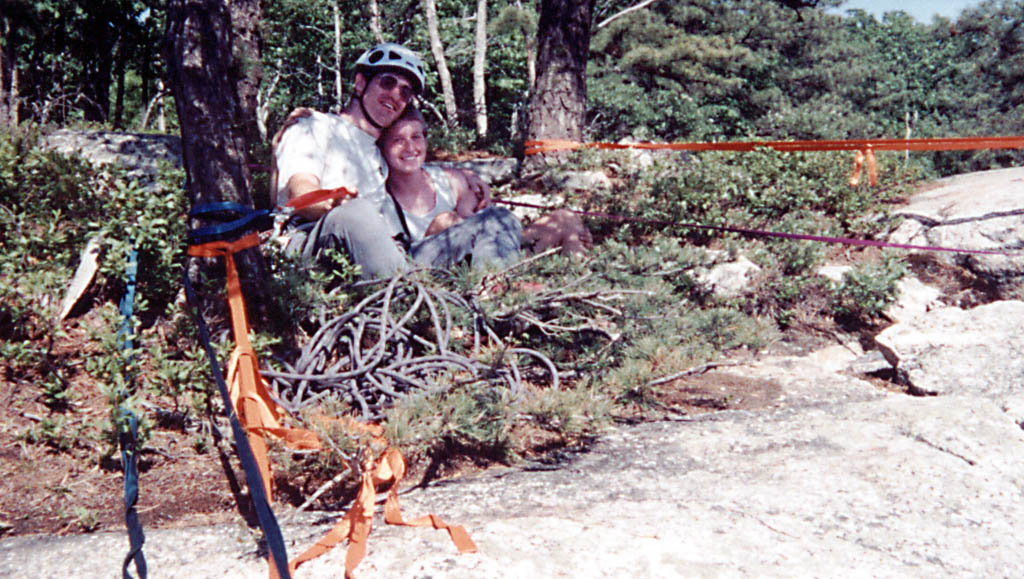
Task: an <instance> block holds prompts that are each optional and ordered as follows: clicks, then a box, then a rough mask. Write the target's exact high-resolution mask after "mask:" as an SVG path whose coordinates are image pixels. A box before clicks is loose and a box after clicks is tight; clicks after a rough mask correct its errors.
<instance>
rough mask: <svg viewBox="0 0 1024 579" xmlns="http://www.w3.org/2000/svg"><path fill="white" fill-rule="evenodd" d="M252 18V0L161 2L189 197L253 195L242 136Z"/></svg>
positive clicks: (248, 116) (250, 107)
mask: <svg viewBox="0 0 1024 579" xmlns="http://www.w3.org/2000/svg"><path fill="white" fill-rule="evenodd" d="M236 16H237V17H236ZM246 18H249V19H251V20H249V21H247V20H246ZM258 19H259V1H258V0H230V1H229V0H220V1H203V0H173V1H172V2H170V4H169V6H168V30H167V63H168V69H169V71H170V80H171V90H172V92H173V93H174V97H175V102H176V104H177V108H178V121H179V123H180V125H181V139H182V152H183V157H184V165H185V173H186V176H187V190H188V194H189V199H190V201H191V202H192V204H193V205H198V204H202V203H210V202H216V201H236V202H239V203H242V204H245V205H252V203H253V199H252V196H251V190H252V176H251V174H250V173H249V167H248V141H247V139H248V138H249V136H250V135H252V134H258V132H257V131H256V130H255V127H256V107H255V101H256V91H255V89H256V88H257V87H258V86H259V74H260V69H259V67H258V66H257V65H258V63H259V52H258V50H259V48H258V41H257V40H256V37H255V36H254V34H255V33H256V32H257V28H256V26H257V25H258V23H259V21H258ZM233 27H234V29H233ZM236 31H237V33H236ZM253 49H254V50H255V51H256V52H250V50H253ZM250 127H252V128H251V129H250Z"/></svg>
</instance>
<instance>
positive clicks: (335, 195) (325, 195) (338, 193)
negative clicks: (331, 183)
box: [285, 187, 357, 209]
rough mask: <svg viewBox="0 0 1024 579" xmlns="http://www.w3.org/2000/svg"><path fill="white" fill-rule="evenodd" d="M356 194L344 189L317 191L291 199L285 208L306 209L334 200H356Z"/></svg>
mask: <svg viewBox="0 0 1024 579" xmlns="http://www.w3.org/2000/svg"><path fill="white" fill-rule="evenodd" d="M356 196H357V194H356V193H353V192H352V191H350V190H348V189H346V188H344V187H338V188H336V189H317V190H315V191H310V192H309V193H304V194H302V195H299V196H298V197H296V198H295V199H291V200H289V201H288V203H285V207H291V208H292V209H304V208H306V207H309V206H310V205H316V204H317V203H323V202H324V201H328V200H334V199H355V198H356Z"/></svg>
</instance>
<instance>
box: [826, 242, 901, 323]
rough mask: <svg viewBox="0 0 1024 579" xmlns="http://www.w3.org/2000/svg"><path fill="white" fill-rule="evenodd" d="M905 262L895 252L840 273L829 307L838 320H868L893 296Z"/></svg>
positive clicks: (883, 308) (897, 290)
mask: <svg viewBox="0 0 1024 579" xmlns="http://www.w3.org/2000/svg"><path fill="white" fill-rule="evenodd" d="M906 271H907V266H906V263H905V262H904V261H903V260H902V259H901V258H900V257H899V256H897V255H895V254H888V255H886V256H885V258H884V259H883V260H882V261H878V262H867V263H862V264H859V265H857V267H855V268H854V269H852V270H850V271H848V272H846V273H845V274H844V275H843V281H842V282H841V283H840V284H839V285H838V286H837V287H836V288H835V291H834V292H833V293H832V304H833V305H832V309H833V311H834V312H835V315H836V317H837V318H838V319H840V320H844V319H845V320H870V319H871V318H875V317H878V315H879V314H881V313H882V312H883V311H884V310H885V308H887V307H888V306H889V305H890V304H892V303H893V302H894V301H895V300H896V296H897V295H898V293H899V288H898V287H897V285H896V284H897V282H899V281H900V279H901V278H903V276H904V275H905V274H906Z"/></svg>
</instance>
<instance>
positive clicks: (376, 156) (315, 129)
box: [274, 112, 388, 210]
mask: <svg viewBox="0 0 1024 579" xmlns="http://www.w3.org/2000/svg"><path fill="white" fill-rule="evenodd" d="M274 158H275V162H276V163H277V204H278V205H281V206H283V205H284V204H285V203H287V202H288V190H287V185H288V180H289V179H290V178H291V177H292V176H293V175H296V174H299V173H311V174H313V175H316V176H317V177H318V178H319V179H320V186H321V187H322V188H324V189H334V188H337V187H345V188H347V189H350V190H353V191H355V192H356V193H357V194H358V195H359V197H362V198H366V199H368V200H369V201H371V202H373V203H374V204H375V205H376V207H377V208H378V210H379V209H380V208H381V205H382V203H383V201H384V199H385V197H384V196H383V195H384V181H385V180H387V176H388V166H387V163H385V162H384V157H383V156H382V155H381V153H380V149H378V148H377V141H376V139H375V138H374V137H373V136H372V135H370V134H368V133H366V132H364V131H362V130H361V129H360V128H359V127H357V126H355V125H354V124H352V123H350V122H349V121H347V120H345V119H344V118H342V117H340V116H338V115H333V114H328V113H321V112H314V113H313V114H312V115H311V116H308V117H304V118H301V119H299V120H298V121H297V122H296V123H295V124H294V125H292V126H291V127H288V129H287V130H286V131H285V132H284V134H283V135H281V140H280V142H279V143H278V145H277V147H276V148H275V149H274Z"/></svg>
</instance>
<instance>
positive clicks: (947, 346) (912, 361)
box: [875, 301, 1024, 395]
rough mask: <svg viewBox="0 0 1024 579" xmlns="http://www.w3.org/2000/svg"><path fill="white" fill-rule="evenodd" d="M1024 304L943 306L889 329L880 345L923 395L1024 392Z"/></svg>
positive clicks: (997, 303)
mask: <svg viewBox="0 0 1024 579" xmlns="http://www.w3.org/2000/svg"><path fill="white" fill-rule="evenodd" d="M1021 320H1024V302H1021V301H1003V302H993V303H991V304H987V305H983V306H979V307H977V308H974V309H971V310H962V309H959V308H951V307H947V308H939V309H936V310H932V311H930V312H927V313H925V314H922V315H920V316H917V317H913V318H911V319H909V320H908V321H905V322H902V323H898V324H896V325H893V326H890V327H889V328H887V329H885V330H884V331H883V332H882V333H880V334H879V335H878V336H876V337H875V342H876V343H877V344H878V347H879V349H880V350H881V351H882V353H883V354H884V355H885V357H886V359H887V360H888V361H889V363H890V364H892V366H893V367H894V368H895V369H896V371H897V372H898V373H899V375H900V376H902V377H903V379H905V380H906V381H907V383H908V384H909V385H910V386H911V388H912V389H914V390H915V391H917V392H920V393H923V394H966V393H971V394H977V395H1003V394H1017V393H1020V392H1024V326H1022V324H1021Z"/></svg>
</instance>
